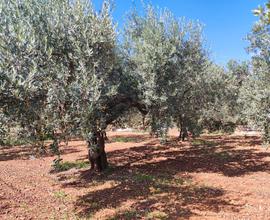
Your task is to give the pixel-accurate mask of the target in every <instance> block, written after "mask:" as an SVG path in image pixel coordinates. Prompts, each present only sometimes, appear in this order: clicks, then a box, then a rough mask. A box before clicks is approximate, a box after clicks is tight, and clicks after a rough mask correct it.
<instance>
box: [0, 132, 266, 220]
mask: <svg viewBox="0 0 270 220" xmlns="http://www.w3.org/2000/svg"><path fill="white" fill-rule="evenodd" d="M173 135H174V133H172V137H171V139H170V141H168V143H166V144H163V145H161V144H160V143H159V141H158V140H157V139H154V138H151V137H149V136H148V135H147V134H143V133H127V132H111V133H109V135H108V136H109V143H107V144H106V151H107V152H108V160H109V163H110V168H109V169H108V170H107V171H106V172H105V173H103V174H98V173H97V172H90V171H89V167H88V164H87V158H86V155H87V148H86V145H85V142H83V141H77V140H74V141H70V142H69V143H68V146H66V147H64V146H63V147H62V158H63V161H64V162H67V161H68V162H73V164H76V163H78V164H79V163H83V164H84V165H85V164H86V167H85V166H83V168H79V167H78V166H74V168H72V167H70V169H68V170H66V171H63V172H52V166H51V165H52V161H53V159H54V157H53V156H50V155H47V156H43V157H37V156H36V155H35V154H34V152H33V151H32V149H31V148H30V147H23V146H21V147H11V148H5V147H1V148H0V219H27V220H28V219H72V220H73V219H252V220H253V219H270V174H269V171H270V152H269V151H268V150H267V149H266V148H263V147H261V140H260V138H259V137H258V136H247V135H246V136H245V135H223V136H219V135H204V136H202V137H201V138H199V139H194V140H189V141H187V142H178V141H177V140H176V139H175V137H174V136H173Z"/></svg>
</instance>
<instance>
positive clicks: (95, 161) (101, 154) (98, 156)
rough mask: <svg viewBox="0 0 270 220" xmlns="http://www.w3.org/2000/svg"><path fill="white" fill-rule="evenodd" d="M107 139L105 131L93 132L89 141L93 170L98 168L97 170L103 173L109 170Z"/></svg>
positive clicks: (89, 155)
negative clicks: (106, 150) (106, 149)
mask: <svg viewBox="0 0 270 220" xmlns="http://www.w3.org/2000/svg"><path fill="white" fill-rule="evenodd" d="M105 139H106V133H105V131H95V132H92V133H91V137H89V139H88V158H89V162H90V164H91V170H94V169H95V167H97V170H98V171H99V172H102V171H104V170H105V169H107V168H108V161H107V155H106V152H105Z"/></svg>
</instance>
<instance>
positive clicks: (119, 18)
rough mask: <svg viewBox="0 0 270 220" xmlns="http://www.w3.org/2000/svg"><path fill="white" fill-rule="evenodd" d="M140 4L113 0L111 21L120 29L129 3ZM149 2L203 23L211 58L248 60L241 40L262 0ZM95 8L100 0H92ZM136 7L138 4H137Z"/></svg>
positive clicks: (98, 5)
mask: <svg viewBox="0 0 270 220" xmlns="http://www.w3.org/2000/svg"><path fill="white" fill-rule="evenodd" d="M132 2H134V3H135V5H138V7H139V5H141V0H114V11H113V17H114V21H115V22H116V23H117V24H118V28H119V29H121V28H123V24H124V22H125V18H126V14H127V12H128V11H130V9H131V8H132V6H133V3H132ZM148 2H151V3H152V5H154V6H158V7H160V8H168V9H169V10H170V11H172V12H173V13H174V15H175V16H176V17H186V18H188V19H191V20H199V21H200V22H201V23H202V24H204V37H205V39H206V46H207V48H209V50H210V56H211V58H212V59H213V60H214V61H215V62H217V63H218V64H221V65H225V64H226V63H227V62H228V61H229V60H230V59H235V60H239V61H242V60H248V59H249V58H250V55H248V53H247V52H246V48H247V46H248V45H249V44H248V41H246V40H245V37H246V35H247V34H248V33H249V32H250V31H251V29H252V26H253V24H254V23H255V22H256V21H257V20H258V18H257V17H255V16H254V15H253V14H252V10H253V9H255V8H257V7H258V5H264V4H265V2H266V0H151V1H148ZM93 3H94V6H95V8H96V9H97V10H99V9H100V7H101V5H102V0H93ZM139 8H140V7H139Z"/></svg>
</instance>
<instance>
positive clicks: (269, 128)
mask: <svg viewBox="0 0 270 220" xmlns="http://www.w3.org/2000/svg"><path fill="white" fill-rule="evenodd" d="M254 13H255V15H257V16H259V21H258V22H257V23H256V24H255V25H254V27H253V29H252V32H251V33H250V34H249V35H248V40H249V41H250V47H249V48H248V49H249V51H250V52H252V54H253V59H252V74H251V75H250V76H249V77H248V80H246V82H245V83H244V85H243V88H242V90H241V98H240V103H241V104H242V106H243V112H242V113H243V116H244V118H245V119H246V120H247V121H249V122H250V124H252V125H254V126H256V127H258V128H260V129H262V131H263V134H264V141H265V143H269V142H270V74H269V72H270V43H269V42H270V41H269V40H270V31H269V30H270V29H269V27H270V26H269V25H270V3H268V4H266V7H265V8H263V7H259V8H258V9H256V10H255V11H254Z"/></svg>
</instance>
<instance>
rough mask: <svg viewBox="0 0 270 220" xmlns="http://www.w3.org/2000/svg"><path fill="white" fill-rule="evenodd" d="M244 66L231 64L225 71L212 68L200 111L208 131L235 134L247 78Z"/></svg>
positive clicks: (239, 120) (217, 67)
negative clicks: (243, 88)
mask: <svg viewBox="0 0 270 220" xmlns="http://www.w3.org/2000/svg"><path fill="white" fill-rule="evenodd" d="M250 71H251V70H250V65H249V64H248V63H247V62H241V63H239V62H237V61H235V60H230V61H229V62H228V64H227V68H222V67H220V66H218V65H215V64H211V65H209V67H208V69H207V74H206V76H207V77H206V78H207V80H205V82H206V83H205V96H206V100H205V101H204V104H203V106H204V107H203V109H202V124H203V127H204V128H206V129H208V130H209V131H218V130H220V131H226V132H227V131H228V132H232V131H234V128H235V126H236V125H237V124H241V123H245V121H243V122H242V121H241V117H240V113H241V111H242V106H241V105H240V103H239V102H238V99H239V96H240V90H241V88H242V85H243V83H244V82H245V81H246V79H247V77H248V75H249V74H250Z"/></svg>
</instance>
